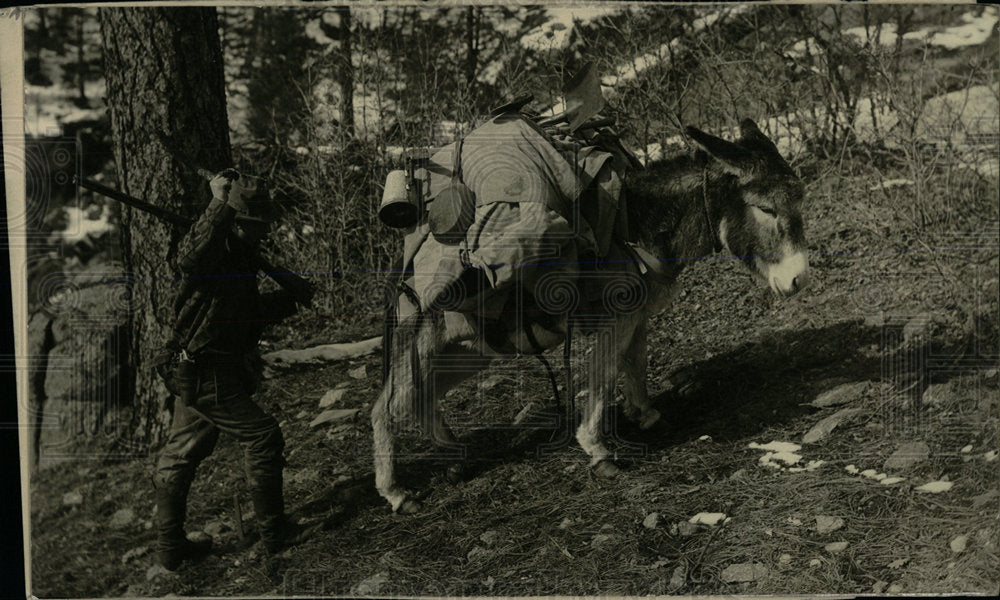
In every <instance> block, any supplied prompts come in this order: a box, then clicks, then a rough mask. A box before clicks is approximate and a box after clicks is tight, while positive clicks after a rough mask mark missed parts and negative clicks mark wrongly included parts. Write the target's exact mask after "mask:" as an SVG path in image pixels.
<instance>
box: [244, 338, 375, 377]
mask: <svg viewBox="0 0 1000 600" xmlns="http://www.w3.org/2000/svg"><path fill="white" fill-rule="evenodd" d="M381 347H382V336H378V337H373V338H371V339H368V340H363V341H360V342H349V343H345V344H323V345H321V346H315V347H313V348H304V349H302V350H276V351H274V352H268V353H267V354H264V355H262V356H261V359H263V360H264V363H265V365H266V366H267V367H269V368H271V369H281V368H287V367H294V366H297V365H314V364H321V363H327V362H336V361H338V360H345V359H349V358H357V357H359V356H365V355H367V354H371V353H372V352H375V351H376V350H378V349H380V348H381Z"/></svg>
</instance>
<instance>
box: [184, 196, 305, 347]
mask: <svg viewBox="0 0 1000 600" xmlns="http://www.w3.org/2000/svg"><path fill="white" fill-rule="evenodd" d="M235 216H236V211H235V210H234V209H233V207H231V206H229V205H228V204H226V203H225V202H224V201H223V200H220V199H218V198H213V199H212V202H211V203H209V205H208V208H207V209H205V212H204V214H202V215H201V217H200V218H199V219H198V221H197V222H195V224H194V225H193V226H192V227H191V230H190V231H189V232H188V233H187V235H185V236H184V238H183V239H182V240H181V242H180V246H179V247H178V263H179V266H180V270H181V274H182V275H183V277H184V279H183V283H182V285H181V291H180V294H179V295H178V297H177V300H176V302H175V304H174V309H175V315H176V320H175V322H174V335H173V340H172V345H173V346H174V347H176V348H179V349H181V350H186V351H187V353H188V354H189V355H191V356H193V357H207V358H211V357H212V356H213V355H214V356H219V357H220V358H221V357H222V356H225V355H230V356H232V355H235V356H243V355H246V354H248V353H251V352H255V351H256V348H257V342H258V341H259V340H260V335H261V332H262V331H263V329H264V327H265V326H266V325H267V324H268V323H272V322H275V321H279V320H281V319H284V318H285V317H288V316H291V315H293V314H294V313H295V310H296V309H295V301H294V300H293V299H292V296H291V294H289V293H288V292H286V291H284V290H280V291H276V292H268V293H266V294H261V293H260V291H259V290H258V289H257V267H256V263H255V262H254V261H253V260H252V259H253V250H252V249H250V248H248V247H247V246H245V245H244V244H243V243H242V242H240V241H239V240H237V239H236V237H235V235H233V234H232V233H231V230H232V225H233V222H234V218H235Z"/></svg>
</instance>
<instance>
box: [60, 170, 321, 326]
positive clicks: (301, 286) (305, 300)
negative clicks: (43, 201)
mask: <svg viewBox="0 0 1000 600" xmlns="http://www.w3.org/2000/svg"><path fill="white" fill-rule="evenodd" d="M73 181H74V182H75V183H76V184H77V185H79V186H80V187H83V188H86V189H88V190H90V191H92V192H94V193H97V194H100V195H102V196H106V197H108V198H111V199H112V200H117V201H118V202H121V203H122V204H124V205H126V206H131V207H132V208H136V209H138V210H141V211H143V212H146V213H149V214H151V215H153V216H154V217H156V218H158V219H160V220H161V221H163V222H165V223H168V224H170V225H173V226H175V227H179V228H188V227H191V225H193V224H194V219H191V218H188V217H185V216H183V215H178V214H176V213H173V212H170V211H169V210H167V209H165V208H163V207H160V206H156V205H155V204H150V203H149V202H146V201H144V200H139V199H138V198H135V197H133V196H129V195H128V194H126V193H124V192H120V191H118V190H116V189H114V188H110V187H108V186H106V185H104V184H101V183H98V182H96V181H94V180H92V179H85V178H79V177H76V176H75V175H74V176H73ZM256 259H257V268H258V269H259V270H260V271H263V272H264V274H265V275H267V276H268V277H270V278H271V279H273V280H274V281H275V283H277V284H278V285H280V286H281V287H282V288H284V289H285V290H287V291H288V292H289V293H290V294H292V296H293V297H294V298H295V301H296V302H298V303H299V304H301V305H303V306H306V307H311V306H312V296H313V291H314V290H313V285H312V284H311V283H309V281H307V280H306V279H303V278H302V277H300V276H298V275H296V274H295V273H293V272H291V271H289V270H288V269H283V268H281V267H278V266H275V265H274V264H272V263H271V262H270V261H269V260H267V259H266V258H264V257H263V256H260V255H257V256H256Z"/></svg>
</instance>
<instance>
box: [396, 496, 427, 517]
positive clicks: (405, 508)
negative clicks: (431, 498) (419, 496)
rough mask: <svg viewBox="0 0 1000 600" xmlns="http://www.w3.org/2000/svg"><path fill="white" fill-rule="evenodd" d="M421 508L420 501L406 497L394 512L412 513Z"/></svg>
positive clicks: (400, 513) (398, 513) (399, 513)
mask: <svg viewBox="0 0 1000 600" xmlns="http://www.w3.org/2000/svg"><path fill="white" fill-rule="evenodd" d="M422 508H423V505H421V504H420V502H418V501H416V500H414V499H413V498H407V499H406V500H403V502H402V503H401V504H400V505H399V508H397V509H396V514H397V515H413V514H416V513H418V512H420V509H422Z"/></svg>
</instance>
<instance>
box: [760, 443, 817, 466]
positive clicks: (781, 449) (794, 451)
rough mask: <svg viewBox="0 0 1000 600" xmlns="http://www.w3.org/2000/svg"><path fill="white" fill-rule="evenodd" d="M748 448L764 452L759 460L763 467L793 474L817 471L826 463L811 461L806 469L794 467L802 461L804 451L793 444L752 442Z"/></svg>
mask: <svg viewBox="0 0 1000 600" xmlns="http://www.w3.org/2000/svg"><path fill="white" fill-rule="evenodd" d="M748 447H749V448H753V449H754V450H764V455H763V456H761V457H760V458H759V459H758V462H759V463H760V464H761V466H764V467H770V468H772V469H780V470H787V471H789V472H792V473H800V472H802V471H815V470H816V469H818V468H820V467H821V466H822V465H823V464H824V463H825V462H826V461H823V460H811V461H809V462H808V463H807V464H806V466H804V467H797V466H793V465H798V464H799V463H800V462H801V461H802V455H801V454H799V453H798V451H799V450H801V449H802V446H800V445H798V444H793V443H792V442H778V441H773V442H770V443H767V444H758V443H757V442H750V444H749V445H748ZM782 463H783V464H782Z"/></svg>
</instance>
